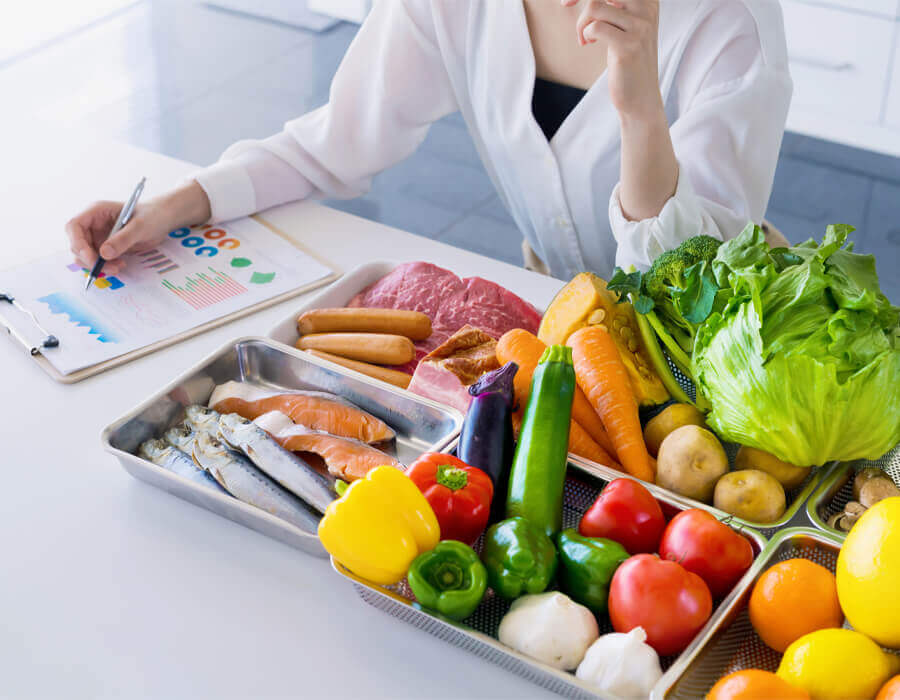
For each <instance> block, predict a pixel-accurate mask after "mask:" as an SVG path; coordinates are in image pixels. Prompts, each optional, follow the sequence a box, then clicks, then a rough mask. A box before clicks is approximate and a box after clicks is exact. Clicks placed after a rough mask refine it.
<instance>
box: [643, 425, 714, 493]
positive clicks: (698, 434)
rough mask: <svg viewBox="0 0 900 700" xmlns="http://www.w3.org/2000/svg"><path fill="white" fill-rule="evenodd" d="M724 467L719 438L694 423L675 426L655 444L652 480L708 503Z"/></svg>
mask: <svg viewBox="0 0 900 700" xmlns="http://www.w3.org/2000/svg"><path fill="white" fill-rule="evenodd" d="M727 471H728V457H727V456H726V454H725V450H724V449H722V444H721V443H720V442H719V439H718V438H717V437H716V436H715V435H713V434H712V433H711V432H710V431H708V430H706V429H705V428H701V427H700V426H698V425H683V426H681V427H680V428H676V429H675V430H673V431H672V432H671V433H669V434H668V435H667V436H666V438H665V439H664V440H663V441H662V444H661V445H660V446H659V457H658V458H657V462H656V483H657V484H659V485H660V486H662V487H663V488H666V489H669V490H670V491H674V492H675V493H678V494H681V495H682V496H687V497H688V498H694V499H696V500H698V501H703V502H704V503H709V502H710V500H712V496H713V488H714V487H715V485H716V481H718V479H719V477H720V476H722V475H723V474H724V473H725V472H727Z"/></svg>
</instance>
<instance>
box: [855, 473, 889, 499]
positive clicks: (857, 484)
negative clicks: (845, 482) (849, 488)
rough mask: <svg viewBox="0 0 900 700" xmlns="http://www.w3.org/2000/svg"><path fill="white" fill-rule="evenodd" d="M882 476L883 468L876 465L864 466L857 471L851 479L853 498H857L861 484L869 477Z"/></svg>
mask: <svg viewBox="0 0 900 700" xmlns="http://www.w3.org/2000/svg"><path fill="white" fill-rule="evenodd" d="M882 476H884V469H879V468H878V467H866V468H865V469H862V470H861V471H859V472H857V474H856V477H855V478H854V479H853V500H855V501H858V500H859V493H860V491H862V487H863V484H865V483H866V482H867V481H868V480H869V479H874V478H875V477H882Z"/></svg>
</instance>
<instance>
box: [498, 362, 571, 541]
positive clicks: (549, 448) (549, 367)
mask: <svg viewBox="0 0 900 700" xmlns="http://www.w3.org/2000/svg"><path fill="white" fill-rule="evenodd" d="M574 396H575V368H574V367H573V366H572V348H568V347H565V346H564V345H551V346H550V347H549V348H547V349H546V350H545V351H544V354H543V355H541V359H540V361H539V362H538V365H537V368H536V369H535V370H534V375H533V376H532V379H531V394H530V395H529V397H528V404H527V405H526V406H525V415H524V416H523V417H522V428H521V430H520V431H519V441H518V443H517V444H516V452H515V455H514V456H513V463H512V468H511V469H510V476H509V489H508V492H507V498H506V517H507V518H513V517H516V516H521V517H523V518H527V519H528V520H530V521H531V522H532V523H534V524H535V525H537V526H538V527H540V528H541V529H542V530H543V531H544V532H546V533H547V534H548V535H549V536H550V537H553V536H554V535H555V534H556V533H557V532H559V531H560V529H561V528H562V502H563V489H564V487H565V483H566V466H567V464H568V452H569V422H570V419H571V417H572V399H573V398H574Z"/></svg>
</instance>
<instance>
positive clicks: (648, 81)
mask: <svg viewBox="0 0 900 700" xmlns="http://www.w3.org/2000/svg"><path fill="white" fill-rule="evenodd" d="M790 94H791V80H790V76H789V74H788V67H787V50H786V47H785V40H784V28H783V23H782V18H781V13H780V8H779V6H778V3H777V0H661V1H660V0H524V1H523V0H379V1H378V2H376V3H375V5H374V8H373V10H372V12H371V14H370V16H369V18H368V19H367V20H366V22H365V24H364V25H363V26H362V28H361V29H360V31H359V33H358V35H357V36H356V38H355V39H354V41H353V43H352V44H351V46H350V48H349V50H348V52H347V55H346V56H345V57H344V60H343V62H342V63H341V66H340V68H339V69H338V71H337V73H336V75H335V77H334V82H333V83H332V86H331V96H330V101H329V102H328V104H327V105H325V106H323V107H321V108H319V109H317V110H315V111H313V112H310V113H309V114H307V115H305V116H303V117H300V118H299V119H296V120H294V121H291V122H288V123H287V124H286V125H285V130H284V131H283V132H281V133H280V134H277V135H275V136H272V137H270V138H268V139H265V140H262V141H242V142H239V143H237V144H235V145H233V146H232V147H230V148H229V149H228V150H227V151H226V152H225V154H224V155H223V157H222V159H221V160H220V161H219V162H218V163H217V164H215V165H213V166H211V167H209V168H207V169H205V170H202V171H200V172H199V173H197V174H196V175H195V177H194V178H193V179H192V180H191V181H190V182H188V183H187V184H185V185H183V186H181V187H179V188H178V189H176V190H174V191H172V192H170V193H168V194H166V195H164V196H162V197H159V198H157V199H155V200H150V201H147V202H145V203H144V204H142V205H140V206H139V207H138V209H137V211H136V215H135V217H134V218H133V219H132V221H131V222H130V223H129V224H128V225H127V226H126V227H125V228H123V229H122V231H121V232H119V233H118V234H117V235H116V236H114V237H113V238H111V239H109V240H106V238H107V235H108V233H109V229H110V227H111V224H112V222H113V220H114V219H115V216H116V215H117V213H118V211H119V208H120V206H121V204H120V203H114V202H101V203H98V204H95V205H93V206H92V207H90V208H89V209H87V210H86V211H85V212H83V213H82V214H80V215H79V216H77V217H75V218H74V219H72V220H71V221H70V222H69V223H68V225H67V231H68V234H69V237H70V240H71V244H72V252H73V253H74V255H75V257H76V258H77V260H78V261H79V262H80V263H81V264H82V265H84V266H85V267H90V266H91V265H92V264H93V262H94V260H95V259H96V255H97V249H98V248H99V252H100V253H101V254H102V255H103V257H104V258H106V259H107V260H109V261H111V262H110V263H109V264H108V267H107V269H108V270H109V271H110V272H111V273H115V272H116V271H118V270H119V269H121V267H122V266H123V265H124V264H125V263H124V261H123V260H122V259H121V256H122V255H123V254H124V253H126V252H128V251H129V250H135V249H140V248H141V247H152V246H153V245H154V244H156V243H158V242H159V241H160V240H161V239H162V238H163V237H164V236H165V234H166V233H167V232H168V231H170V230H172V229H174V228H178V227H180V226H185V225H193V224H200V223H204V222H207V221H214V222H215V221H223V220H228V219H232V218H235V217H239V216H243V215H246V214H250V213H252V212H255V211H259V210H262V209H266V208H268V207H271V206H275V205H277V204H282V203H284V202H288V201H292V200H298V199H303V198H305V197H340V198H349V197H355V196H358V195H361V194H363V193H364V192H365V191H366V190H367V189H368V187H369V183H370V181H371V177H372V175H374V174H376V173H378V172H380V171H381V170H384V169H385V168H388V167H390V166H391V165H393V164H394V163H397V162H399V161H401V160H402V159H404V158H406V157H407V156H409V155H410V154H412V153H413V151H415V149H416V148H417V147H418V145H419V144H420V143H421V142H422V140H423V139H424V138H425V135H426V133H427V131H428V128H429V125H430V124H431V123H432V122H434V121H436V120H437V119H440V118H441V117H443V116H445V115H447V114H450V113H451V112H454V111H457V110H459V111H460V112H461V113H462V116H463V117H464V119H465V121H466V124H467V125H468V127H469V130H470V132H471V134H472V137H473V139H474V141H475V145H476V147H477V148H478V152H479V154H480V156H481V158H482V160H483V161H484V164H485V167H486V168H487V171H488V173H489V174H490V176H491V179H492V180H493V182H494V184H495V186H496V188H497V191H498V192H499V194H500V197H501V198H502V199H503V201H504V203H505V204H506V206H507V207H508V208H509V210H510V212H511V213H512V216H513V218H514V219H515V221H516V223H517V225H518V226H519V228H520V230H521V231H522V232H523V234H524V236H525V240H526V242H527V244H528V246H529V247H530V249H532V250H533V251H534V252H535V253H536V254H537V256H539V257H540V259H541V261H543V262H544V263H545V264H546V267H547V268H549V271H550V272H551V273H552V274H554V275H555V276H557V277H562V278H568V277H569V276H572V275H573V274H575V273H577V272H579V271H582V270H586V269H590V270H594V271H597V272H599V273H600V274H603V275H606V274H609V273H610V272H611V270H612V268H613V266H614V265H616V264H618V265H621V266H626V265H631V264H633V265H636V266H637V267H642V268H645V267H647V266H648V265H649V264H650V262H651V261H652V260H653V259H654V258H655V257H656V256H657V255H658V254H659V253H660V252H662V251H663V250H666V249H669V248H673V247H675V246H676V245H677V244H678V243H679V242H680V241H682V240H684V239H686V238H689V237H691V236H693V235H696V234H698V233H707V234H710V235H713V236H716V237H718V238H722V239H726V238H729V237H732V236H735V235H737V233H738V232H740V230H741V229H742V228H743V227H744V225H745V224H746V223H747V221H749V220H753V221H757V222H759V221H761V219H762V216H763V213H764V211H765V208H766V203H767V201H768V198H769V194H770V191H771V187H772V180H773V177H774V172H775V166H776V162H777V157H778V151H779V148H780V144H781V138H782V134H783V131H784V123H785V119H786V117H787V109H788V104H789V102H790Z"/></svg>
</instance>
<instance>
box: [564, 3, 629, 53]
mask: <svg viewBox="0 0 900 700" xmlns="http://www.w3.org/2000/svg"><path fill="white" fill-rule="evenodd" d="M596 24H607V25H609V26H611V27H613V28H615V29H617V30H618V31H619V32H627V31H629V30H630V29H631V28H632V27H633V25H634V16H633V15H632V14H630V13H629V12H628V10H626V9H624V8H622V7H617V6H615V5H610V4H609V3H607V2H606V0H591V1H590V2H589V3H587V4H586V5H585V6H584V9H582V11H581V15H580V16H579V17H578V21H577V22H576V23H575V32H576V35H577V37H578V42H579V43H580V44H582V45H584V44H586V43H590V42H592V41H596V40H597V39H599V38H600V37H601V36H605V35H606V34H605V33H604V34H598V33H597V31H598V30H597V28H596V27H594V28H593V29H592V30H591V31H590V32H588V31H587V29H588V27H591V26H592V25H596Z"/></svg>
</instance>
